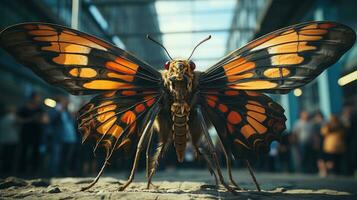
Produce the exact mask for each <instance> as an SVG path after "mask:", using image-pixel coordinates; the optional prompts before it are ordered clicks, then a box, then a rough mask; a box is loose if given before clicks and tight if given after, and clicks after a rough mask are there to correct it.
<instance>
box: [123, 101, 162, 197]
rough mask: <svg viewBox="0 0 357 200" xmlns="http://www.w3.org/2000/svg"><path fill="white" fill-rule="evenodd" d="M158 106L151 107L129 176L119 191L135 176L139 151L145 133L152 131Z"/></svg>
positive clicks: (144, 138)
mask: <svg viewBox="0 0 357 200" xmlns="http://www.w3.org/2000/svg"><path fill="white" fill-rule="evenodd" d="M159 110H160V108H159V107H155V108H153V111H152V113H151V115H150V118H149V121H148V123H147V125H146V127H145V129H144V131H143V133H142V135H141V136H140V139H139V142H138V145H137V148H136V153H135V158H134V163H133V167H132V169H131V172H130V176H129V179H128V180H127V181H126V182H125V183H124V185H123V186H121V187H120V188H119V191H123V190H125V188H127V187H128V186H129V185H130V183H131V182H132V181H133V179H134V176H135V171H136V168H137V167H138V163H139V159H140V153H141V151H142V149H143V146H144V142H145V140H146V138H147V134H148V133H149V134H151V133H152V131H151V127H152V125H153V123H154V120H155V118H156V115H157V113H158V112H159Z"/></svg>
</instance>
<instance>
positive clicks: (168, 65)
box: [165, 61, 170, 70]
mask: <svg viewBox="0 0 357 200" xmlns="http://www.w3.org/2000/svg"><path fill="white" fill-rule="evenodd" d="M169 67H170V61H166V63H165V69H167V70H168V69H169Z"/></svg>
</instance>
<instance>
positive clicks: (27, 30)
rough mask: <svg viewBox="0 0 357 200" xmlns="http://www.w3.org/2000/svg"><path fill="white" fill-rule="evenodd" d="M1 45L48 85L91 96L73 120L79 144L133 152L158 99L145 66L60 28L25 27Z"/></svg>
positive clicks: (2, 38) (4, 35)
mask: <svg viewBox="0 0 357 200" xmlns="http://www.w3.org/2000/svg"><path fill="white" fill-rule="evenodd" d="M0 44H1V46H2V47H3V48H4V49H5V50H7V51H8V52H9V53H10V54H11V55H12V56H13V57H14V58H15V59H16V60H18V61H19V62H20V63H22V64H24V65H25V66H27V67H29V68H30V69H31V70H33V71H34V72H35V73H36V74H37V75H39V76H40V77H41V78H43V79H44V80H45V81H47V82H48V83H50V84H52V85H55V86H59V87H61V88H63V89H65V90H66V91H68V92H70V93H72V94H75V95H82V94H83V95H86V94H96V93H101V94H99V95H97V96H96V97H95V98H93V99H92V100H91V101H90V102H89V103H88V104H86V105H85V106H84V107H83V108H82V109H81V110H80V112H79V115H78V129H79V131H80V132H81V133H82V136H83V141H85V140H86V139H87V138H94V141H95V142H96V146H95V149H96V148H97V147H98V146H102V147H104V148H105V150H106V153H107V158H109V157H110V156H111V154H112V153H113V151H114V150H116V149H118V148H125V147H129V146H135V142H136V140H137V139H138V138H139V137H140V134H141V131H142V127H143V125H144V124H145V118H146V117H147V116H148V113H149V112H150V111H151V110H152V108H153V107H154V105H157V102H158V99H159V98H160V95H161V92H162V90H161V87H162V84H161V75H160V73H159V72H158V71H156V70H155V69H153V68H152V67H151V66H149V65H148V64H146V63H144V62H142V61H140V60H139V59H137V58H135V57H134V56H132V55H130V54H129V53H127V52H125V51H124V50H122V49H119V48H117V47H115V46H113V45H112V44H110V43H107V42H105V41H102V40H100V39H98V38H96V37H94V36H91V35H88V34H86V33H83V32H79V31H76V30H73V29H70V28H66V27H63V26H60V25H54V24H47V23H24V24H18V25H14V26H11V27H9V28H7V29H5V30H3V31H2V32H1V34H0Z"/></svg>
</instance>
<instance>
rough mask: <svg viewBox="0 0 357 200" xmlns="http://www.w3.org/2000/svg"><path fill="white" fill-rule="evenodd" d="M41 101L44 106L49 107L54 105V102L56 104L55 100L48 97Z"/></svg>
mask: <svg viewBox="0 0 357 200" xmlns="http://www.w3.org/2000/svg"><path fill="white" fill-rule="evenodd" d="M43 103H44V104H45V105H46V106H48V107H51V108H54V107H56V104H57V102H56V101H55V100H53V99H50V98H46V99H45V100H44V101H43Z"/></svg>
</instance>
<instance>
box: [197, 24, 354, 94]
mask: <svg viewBox="0 0 357 200" xmlns="http://www.w3.org/2000/svg"><path fill="white" fill-rule="evenodd" d="M355 39H356V34H355V32H354V31H353V30H352V29H351V28H349V27H347V26H345V25H342V24H339V23H336V22H328V21H318V22H307V23H301V24H297V25H293V26H289V27H286V28H283V29H280V30H277V31H275V32H272V33H270V34H267V35H264V36H262V37H260V38H258V39H256V40H253V41H252V42H250V43H249V44H247V45H246V46H244V47H242V48H241V49H238V50H236V51H233V52H232V53H231V54H229V55H228V56H227V57H225V58H223V59H222V60H221V61H219V62H218V63H217V64H215V65H214V66H212V67H211V68H209V69H208V70H207V71H206V72H204V73H203V74H202V75H201V77H200V80H199V87H200V89H201V90H206V89H212V88H216V89H222V88H225V89H235V90H257V91H261V92H269V93H287V92H289V91H290V90H291V89H294V88H296V87H301V86H303V85H305V84H306V83H308V82H310V81H311V80H313V79H314V78H315V77H316V76H318V75H319V74H320V73H321V72H322V71H323V70H325V69H326V68H327V67H329V66H330V65H332V64H333V63H335V62H336V61H337V60H338V59H339V58H340V57H341V56H342V55H343V54H344V53H345V52H346V51H347V50H349V49H350V48H351V47H352V46H353V44H354V42H355Z"/></svg>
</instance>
